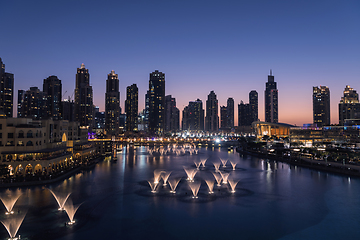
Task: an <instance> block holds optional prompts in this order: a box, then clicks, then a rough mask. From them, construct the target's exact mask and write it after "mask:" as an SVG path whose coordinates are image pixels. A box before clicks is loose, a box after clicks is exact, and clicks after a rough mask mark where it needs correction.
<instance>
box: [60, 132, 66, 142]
mask: <svg viewBox="0 0 360 240" xmlns="http://www.w3.org/2000/svg"><path fill="white" fill-rule="evenodd" d="M61 141H62V142H66V141H67V137H66V134H65V133H63V135H62V139H61Z"/></svg>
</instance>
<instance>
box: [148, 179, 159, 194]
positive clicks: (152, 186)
mask: <svg viewBox="0 0 360 240" xmlns="http://www.w3.org/2000/svg"><path fill="white" fill-rule="evenodd" d="M148 183H149V185H150V188H151V192H152V193H156V187H157V185H158V183H159V182H154V181H148Z"/></svg>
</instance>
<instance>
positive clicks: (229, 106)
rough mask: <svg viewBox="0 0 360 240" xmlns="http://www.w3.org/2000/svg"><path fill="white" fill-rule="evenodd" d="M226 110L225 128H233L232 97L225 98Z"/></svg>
mask: <svg viewBox="0 0 360 240" xmlns="http://www.w3.org/2000/svg"><path fill="white" fill-rule="evenodd" d="M226 111H227V123H226V127H227V128H231V129H232V128H234V99H233V98H228V99H227V105H226Z"/></svg>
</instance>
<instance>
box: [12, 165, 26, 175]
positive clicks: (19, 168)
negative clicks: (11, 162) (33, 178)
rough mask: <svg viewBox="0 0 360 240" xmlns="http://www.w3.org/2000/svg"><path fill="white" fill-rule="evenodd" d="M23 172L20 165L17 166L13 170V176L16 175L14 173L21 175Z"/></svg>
mask: <svg viewBox="0 0 360 240" xmlns="http://www.w3.org/2000/svg"><path fill="white" fill-rule="evenodd" d="M23 172H24V168H23V166H22V165H21V164H19V165H17V166H16V168H15V172H14V173H15V174H16V173H21V174H22V173H23Z"/></svg>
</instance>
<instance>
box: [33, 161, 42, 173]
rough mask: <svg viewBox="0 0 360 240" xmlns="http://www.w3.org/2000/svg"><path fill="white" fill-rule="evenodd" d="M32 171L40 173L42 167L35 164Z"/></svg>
mask: <svg viewBox="0 0 360 240" xmlns="http://www.w3.org/2000/svg"><path fill="white" fill-rule="evenodd" d="M34 171H35V172H40V173H41V172H42V166H41V164H40V163H38V164H36V166H35V168H34Z"/></svg>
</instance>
